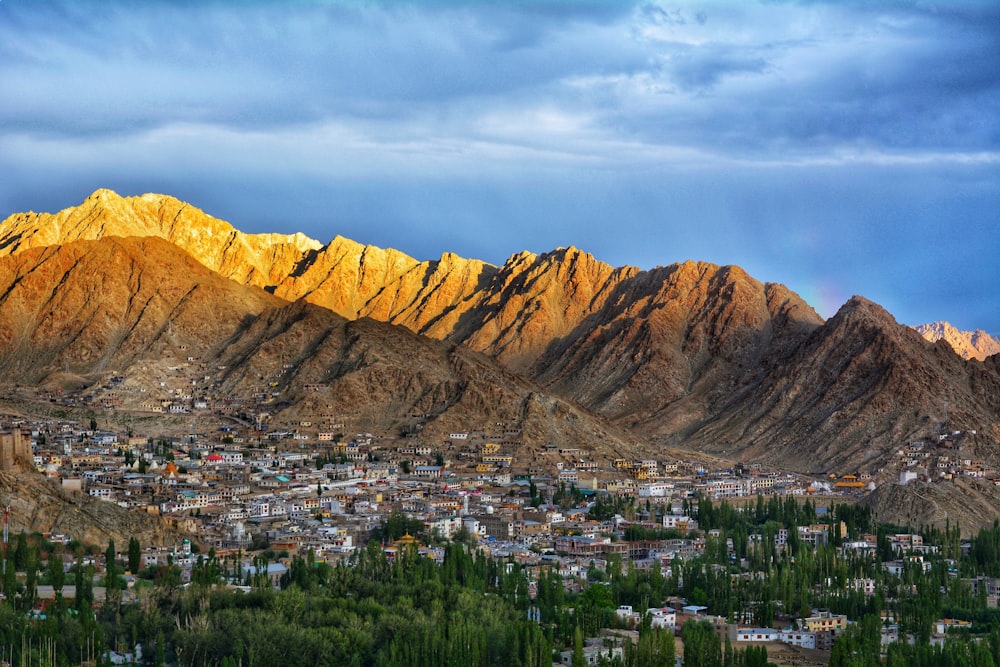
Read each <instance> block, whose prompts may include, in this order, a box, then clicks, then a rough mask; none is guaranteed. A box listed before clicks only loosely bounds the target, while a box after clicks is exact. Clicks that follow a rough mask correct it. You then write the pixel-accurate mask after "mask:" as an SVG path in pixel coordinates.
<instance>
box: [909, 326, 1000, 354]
mask: <svg viewBox="0 0 1000 667" xmlns="http://www.w3.org/2000/svg"><path fill="white" fill-rule="evenodd" d="M913 328H914V329H916V331H917V333H919V334H920V335H921V336H923V337H924V338H926V339H927V340H929V341H930V342H932V343H934V342H936V341H939V340H942V339H944V341H945V342H946V343H948V344H949V345H951V347H952V349H953V350H955V352H956V353H957V354H958V355H960V356H961V357H962V358H963V359H979V360H980V361H982V360H983V359H985V358H986V357H989V356H991V355H994V354H1000V340H997V339H996V338H994V337H993V336H991V335H989V334H988V333H986V332H985V331H983V330H982V329H977V330H976V331H959V330H958V329H956V328H955V327H953V326H951V325H950V324H949V323H947V322H934V323H932V324H918V325H917V326H915V327H913Z"/></svg>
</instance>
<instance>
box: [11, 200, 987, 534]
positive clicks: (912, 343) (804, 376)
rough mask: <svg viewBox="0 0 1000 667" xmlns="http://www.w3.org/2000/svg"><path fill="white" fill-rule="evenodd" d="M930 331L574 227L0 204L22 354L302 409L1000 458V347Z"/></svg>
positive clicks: (802, 450) (800, 449)
mask: <svg viewBox="0 0 1000 667" xmlns="http://www.w3.org/2000/svg"><path fill="white" fill-rule="evenodd" d="M939 329H940V330H945V329H944V327H939ZM921 333H923V336H928V331H927V330H923V331H921V332H918V331H916V330H914V329H912V328H910V327H906V326H903V325H901V324H899V323H897V322H896V321H895V320H894V318H893V317H892V316H891V315H890V314H889V313H888V312H886V311H885V310H884V309H883V308H881V307H880V306H878V305H877V304H875V303H872V302H871V301H868V300H867V299H864V298H863V297H860V296H856V297H853V298H851V299H850V300H849V301H848V302H847V303H845V304H844V305H843V306H842V307H841V309H840V310H839V311H838V312H837V313H836V315H834V316H833V317H831V318H830V319H829V320H826V321H824V319H823V318H821V317H820V316H819V315H818V314H817V313H816V312H815V311H814V310H813V309H812V308H811V307H810V306H809V304H807V303H806V302H805V301H804V300H803V299H802V298H800V297H799V296H798V295H796V294H795V293H794V292H792V291H791V290H789V289H788V288H786V287H785V286H783V285H779V284H774V283H761V282H759V281H757V280H755V279H754V278H753V277H751V276H750V275H748V274H747V273H746V272H745V271H743V270H742V269H740V268H739V267H736V266H716V265H713V264H708V263H702V262H690V261H689V262H684V263H678V264H671V265H667V266H663V267H657V268H654V269H650V270H640V269H638V268H635V267H628V266H626V267H612V266H609V265H607V264H604V263H602V262H599V261H597V260H596V259H595V258H594V257H593V256H591V255H590V254H588V253H586V252H583V251H581V250H578V249H576V248H573V247H569V248H559V249H556V250H553V251H551V252H548V253H544V254H541V255H536V254H533V253H529V252H522V253H518V254H515V255H513V256H511V257H510V258H509V259H508V260H507V261H506V262H505V263H504V264H503V265H502V266H499V267H498V266H493V265H491V264H488V263H485V262H482V261H479V260H473V259H464V258H461V257H458V256H456V255H454V254H450V253H446V254H444V255H442V256H441V257H440V258H439V259H437V260H433V261H418V260H416V259H413V258H411V257H409V256H407V255H405V254H404V253H401V252H399V251H396V250H391V249H381V248H376V247H372V246H364V245H361V244H358V243H355V242H353V241H350V240H348V239H344V238H341V237H339V236H338V237H335V238H334V239H333V240H332V241H330V242H329V243H328V244H326V245H323V244H321V243H319V242H317V241H314V240H312V239H309V238H307V237H305V236H303V235H301V234H293V235H280V234H244V233H242V232H240V231H238V230H237V229H235V228H234V227H233V226H232V225H230V224H229V223H227V222H224V221H222V220H218V219H216V218H213V217H211V216H209V215H207V214H205V213H204V212H202V211H200V210H198V209H197V208H195V207H193V206H191V205H189V204H186V203H184V202H181V201H178V200H176V199H174V198H172V197H168V196H164V195H152V194H147V195H142V196H141V197H128V198H124V197H120V196H118V195H117V194H115V193H114V192H111V191H109V190H99V191H97V192H95V193H94V194H93V195H91V196H90V197H88V198H87V199H86V200H85V201H84V202H83V203H82V204H81V205H79V206H76V207H72V208H68V209H65V210H63V211H60V212H58V213H55V214H46V213H41V214H38V213H17V214H14V215H11V216H10V217H8V218H7V219H6V220H5V221H3V222H2V223H0V372H4V373H6V374H7V377H16V378H18V379H19V381H20V382H21V383H24V384H38V385H50V386H56V385H58V386H67V387H68V386H83V385H86V384H87V383H88V382H93V381H95V379H96V378H98V377H99V376H101V374H106V373H109V372H114V373H118V374H121V375H123V376H126V377H128V378H130V381H132V382H134V383H136V385H137V386H138V385H142V384H143V383H146V385H149V384H150V382H151V377H152V375H151V370H150V369H151V368H153V367H155V366H156V365H157V364H161V365H162V364H164V363H167V362H166V361H165V360H169V359H175V358H176V359H186V358H188V357H192V358H198V359H200V360H203V361H204V362H205V363H206V364H210V365H212V366H213V367H216V368H220V369H224V370H221V371H220V372H219V374H218V378H217V381H218V389H217V390H218V391H222V392H228V393H240V392H250V391H253V390H254V389H255V388H259V387H261V386H267V385H270V386H271V387H272V389H273V390H274V393H276V394H278V396H279V398H278V402H277V407H278V409H279V411H280V414H281V416H283V417H284V418H287V419H291V418H295V417H301V418H306V417H307V416H310V415H316V414H320V413H324V414H337V415H342V416H346V418H347V419H348V420H349V421H350V423H352V424H357V425H359V427H360V425H361V424H367V425H370V427H371V429H379V430H384V431H396V432H403V431H405V430H407V429H412V428H417V427H419V428H420V429H422V434H423V435H422V437H425V438H429V439H435V438H436V439H444V438H446V436H447V434H448V433H449V432H453V431H454V430H464V429H467V428H470V427H472V426H474V425H479V424H497V423H503V424H509V425H514V426H512V428H516V429H517V430H518V431H519V434H520V435H519V438H520V441H521V443H522V444H521V446H522V447H523V448H524V449H525V455H524V460H526V461H530V460H532V458H531V457H532V456H535V453H537V451H538V448H540V447H542V446H543V445H545V444H547V443H575V444H576V445H577V446H581V447H585V448H587V449H589V450H591V451H594V452H596V453H599V454H601V455H604V456H607V457H611V456H617V455H621V456H631V455H640V454H641V455H657V454H660V453H663V452H665V451H672V450H673V449H676V450H687V451H694V452H699V453H701V454H703V455H711V456H717V457H721V458H724V459H730V460H741V461H757V462H761V463H764V464H767V465H770V466H773V467H779V468H782V469H788V470H795V471H800V472H812V473H837V474H843V473H845V472H855V471H858V470H862V471H868V472H872V473H878V472H880V471H881V472H882V473H883V475H888V472H887V471H888V470H889V469H890V467H891V466H890V464H891V462H892V458H893V455H894V453H895V452H896V451H897V450H898V449H899V448H900V447H902V446H905V445H906V444H907V443H908V442H910V441H912V440H932V439H935V438H937V437H939V436H940V435H942V434H947V433H951V432H953V431H960V432H962V433H963V434H965V436H964V437H963V439H962V444H961V446H962V447H963V448H964V452H965V453H966V454H968V456H970V457H973V458H980V459H984V460H987V461H989V462H991V463H990V464H991V465H1000V461H995V462H994V461H993V460H994V459H995V458H996V454H995V451H996V443H997V440H1000V419H998V415H1000V355H994V356H990V357H986V358H985V359H983V360H979V359H969V358H963V356H960V354H957V353H956V351H955V350H954V349H953V348H952V346H951V345H949V341H950V340H951V339H949V338H947V336H946V335H943V336H941V337H942V338H944V340H940V341H937V342H931V341H929V340H926V339H925V338H924V337H923V336H922V335H921ZM952 345H954V343H952ZM986 349H988V348H986ZM968 356H972V355H968ZM307 385H308V386H310V387H314V388H315V387H321V388H322V389H321V390H319V391H316V390H315V389H313V390H307V389H305V387H306V386H307ZM144 390H145V388H144ZM150 390H153V388H152V387H150ZM665 448H672V449H671V450H666V449H665ZM661 458H663V456H661ZM963 483H964V482H963ZM991 511H992V512H993V514H995V513H996V509H993V510H991ZM990 516H992V514H991V515H990Z"/></svg>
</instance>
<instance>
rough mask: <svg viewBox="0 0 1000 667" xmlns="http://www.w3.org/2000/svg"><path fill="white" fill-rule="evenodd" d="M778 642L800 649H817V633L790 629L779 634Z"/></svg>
mask: <svg viewBox="0 0 1000 667" xmlns="http://www.w3.org/2000/svg"><path fill="white" fill-rule="evenodd" d="M778 641H780V642H783V643H785V644H788V645H790V646H798V647H800V648H816V633H815V632H807V631H804V630H793V629H791V628H788V629H785V630H782V631H781V632H780V633H779V636H778Z"/></svg>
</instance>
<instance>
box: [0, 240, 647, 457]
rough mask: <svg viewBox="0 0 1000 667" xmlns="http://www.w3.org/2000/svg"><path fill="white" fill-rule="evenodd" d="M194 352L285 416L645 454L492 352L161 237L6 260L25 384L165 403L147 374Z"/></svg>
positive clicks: (0, 325) (4, 287)
mask: <svg viewBox="0 0 1000 667" xmlns="http://www.w3.org/2000/svg"><path fill="white" fill-rule="evenodd" d="M188 356H191V357H194V358H196V359H197V360H198V361H199V362H201V363H202V364H203V365H205V367H206V368H215V367H224V368H225V372H224V375H223V377H222V378H220V379H219V380H218V384H217V386H216V388H215V393H216V394H217V395H230V394H236V395H241V396H250V395H252V394H255V393H257V392H259V391H260V389H261V387H263V386H268V388H269V390H270V391H271V392H273V393H277V394H278V397H277V401H276V404H275V406H274V411H275V412H276V413H277V414H278V416H279V417H281V416H282V415H292V416H294V415H308V418H310V419H312V420H314V419H316V416H317V415H319V414H324V413H325V414H328V413H331V412H333V413H336V414H338V415H340V416H342V417H346V418H348V419H350V421H351V422H352V423H355V424H357V423H368V424H369V428H370V429H371V430H377V431H386V432H398V431H399V430H400V429H402V428H404V427H405V426H407V425H409V424H415V423H420V424H422V425H423V426H424V427H425V428H426V432H427V434H428V435H429V436H430V437H432V438H434V441H441V440H443V439H445V438H446V436H447V434H448V433H449V432H453V431H456V430H467V429H469V428H470V425H476V426H478V427H480V428H482V427H485V426H492V425H494V424H496V423H497V422H505V423H510V424H516V425H517V427H518V428H519V429H520V430H521V432H522V439H523V440H524V442H525V443H527V444H528V445H529V446H535V447H538V446H540V445H542V444H544V443H546V442H551V441H557V442H575V443H578V445H579V446H581V447H584V448H593V449H599V450H602V451H608V452H613V453H616V454H622V453H623V451H624V448H625V447H626V445H627V446H628V447H629V448H631V449H635V448H636V447H637V446H638V441H637V440H635V439H634V438H631V437H630V436H628V435H626V434H625V433H623V432H622V431H620V430H618V429H616V428H615V427H613V426H610V425H609V424H607V423H606V422H604V421H603V420H601V419H599V418H597V417H595V416H593V415H590V414H588V413H587V412H586V411H584V410H581V409H580V408H578V407H576V406H574V405H572V404H570V403H568V402H566V401H564V400H561V399H558V398H554V397H551V396H549V395H547V394H546V393H545V392H544V391H542V390H541V389H540V388H539V387H538V386H537V385H535V384H533V383H532V382H530V381H528V380H525V379H522V378H519V377H517V376H515V375H513V374H512V373H510V372H509V371H507V370H505V369H504V368H503V367H501V366H500V365H499V364H497V363H496V362H495V361H493V360H491V359H490V358H488V357H485V356H483V355H480V354H478V353H475V352H473V351H471V350H468V349H466V348H462V347H457V346H455V345H454V344H451V343H446V342H441V341H435V340H433V339H429V338H426V337H423V336H419V335H417V334H414V333H412V332H410V331H408V330H407V329H405V328H402V327H398V326H395V325H391V324H386V323H381V322H375V321H373V320H370V319H367V318H362V319H360V320H356V321H348V320H346V319H344V318H342V317H340V316H339V315H336V314H335V313H332V312H330V311H329V310H327V309H324V308H320V307H318V306H314V305H311V304H308V303H305V302H304V301H299V302H295V303H292V304H288V303H287V302H284V301H282V300H281V299H278V298H277V297H274V296H272V295H270V294H268V293H266V292H265V291H263V290H260V289H258V288H255V287H249V286H243V285H239V284H237V283H235V282H233V281H231V280H227V279H224V278H222V277H221V276H219V275H218V274H216V273H214V272H212V271H210V270H209V269H207V268H206V267H204V266H203V265H202V264H200V263H199V262H197V261H195V260H194V258H192V257H191V256H190V255H188V254H186V253H184V252H183V251H182V250H180V249H179V248H177V247H175V246H173V245H171V244H169V243H167V242H166V241H164V240H162V239H159V238H155V237H147V238H117V237H109V238H104V239H101V240H99V241H76V242H72V243H67V244H65V245H63V246H53V247H49V248H35V249H31V250H26V251H23V252H21V253H18V254H16V255H13V256H8V257H4V258H2V259H0V369H2V370H3V371H4V372H6V373H8V374H9V375H10V376H12V377H17V378H18V381H19V382H22V383H32V382H39V381H42V380H44V379H45V378H47V377H53V376H58V375H61V374H63V373H65V372H66V371H70V372H72V373H75V374H77V375H79V376H87V375H88V374H93V373H96V372H114V373H115V374H118V375H121V376H124V377H125V378H126V379H127V381H128V384H129V385H130V386H141V387H142V388H143V390H144V391H145V392H148V394H147V395H153V394H154V393H156V388H155V386H154V383H153V380H152V376H150V375H146V374H144V373H142V372H140V371H141V369H142V368H143V367H144V366H146V365H147V364H148V362H149V361H150V360H161V359H163V358H164V357H166V358H171V357H173V358H176V359H178V360H184V359H186V358H187V357H188ZM275 379H277V381H275ZM143 381H145V382H146V385H143V384H142V383H143ZM306 385H324V388H323V389H322V390H321V391H317V390H316V389H315V388H312V389H307V388H306Z"/></svg>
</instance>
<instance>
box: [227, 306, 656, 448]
mask: <svg viewBox="0 0 1000 667" xmlns="http://www.w3.org/2000/svg"><path fill="white" fill-rule="evenodd" d="M213 363H218V364H219V365H224V366H226V368H227V370H226V373H225V375H224V377H223V378H222V380H221V386H222V388H223V389H224V391H226V392H228V393H233V394H247V393H250V392H252V390H253V388H254V387H255V386H257V385H258V384H259V378H260V377H276V378H280V379H279V380H278V381H277V382H276V383H275V385H274V387H273V391H274V392H275V393H277V394H278V398H277V403H276V405H275V407H274V409H275V411H276V413H277V415H278V416H279V417H280V418H283V419H286V420H295V419H297V418H298V417H299V416H300V415H310V416H312V417H313V418H315V416H316V415H319V414H328V415H336V416H337V419H338V420H344V421H347V422H349V423H352V424H357V425H360V426H359V427H361V428H367V429H370V430H371V431H376V432H394V431H396V432H398V430H399V429H400V428H401V427H403V426H405V425H408V424H411V425H412V424H417V423H419V424H421V425H422V427H423V436H422V437H424V438H425V439H426V441H428V442H441V441H443V440H445V439H446V438H447V435H448V433H451V432H455V431H465V430H469V429H473V430H475V429H484V428H486V427H489V428H490V430H493V427H494V425H495V424H496V423H506V424H510V425H516V426H517V427H518V428H519V429H520V431H521V437H522V440H523V441H524V443H525V446H526V447H527V450H528V451H532V452H535V453H536V454H537V451H538V449H539V447H540V446H541V445H543V444H546V443H548V442H574V443H577V444H578V445H579V446H581V447H584V448H591V449H595V450H599V451H601V452H603V453H604V454H605V455H607V456H610V455H612V454H616V455H623V453H624V452H625V451H627V450H629V451H634V450H637V449H641V448H640V447H639V445H640V443H639V441H638V440H636V439H635V438H633V437H631V436H629V435H627V434H626V433H624V432H622V431H620V430H619V429H617V428H615V427H613V426H611V425H609V424H607V423H606V422H604V421H603V420H601V419H599V418H596V417H594V416H592V415H590V414H588V413H587V412H585V411H584V410H581V409H580V408H578V407H576V406H574V405H572V404H571V403H568V402H566V401H564V400H561V399H558V398H554V397H552V396H549V395H546V394H545V392H543V391H542V390H541V389H540V388H539V387H538V386H537V385H534V384H533V383H531V382H530V381H527V380H525V379H523V378H520V377H518V376H516V375H513V374H512V373H510V372H509V371H507V370H505V369H504V368H503V367H502V366H500V365H498V364H497V363H496V362H495V361H493V360H491V359H489V358H488V357H485V356H483V355H481V354H478V353H476V352H473V351H471V350H469V349H467V348H465V347H461V346H455V345H453V344H450V343H446V342H440V341H435V340H433V339H429V338H426V337H422V336H418V335H416V334H413V333H412V332H410V331H408V330H406V329H404V328H402V327H397V326H393V325H388V324H385V323H381V322H375V321H373V320H370V319H360V320H355V321H349V320H345V319H344V318H341V317H339V316H337V315H335V314H332V313H330V312H329V311H327V310H325V309H323V308H319V307H317V306H314V305H312V304H308V303H305V302H303V301H298V302H295V303H292V304H289V305H287V306H284V307H281V308H277V309H272V310H269V311H267V312H265V313H263V314H262V315H261V316H260V317H258V318H257V319H256V320H255V321H254V322H253V323H252V324H251V325H250V326H248V327H247V328H245V329H243V330H241V331H240V332H239V334H238V335H236V336H235V337H234V338H233V339H232V340H230V341H228V343H227V344H226V345H225V346H223V347H222V348H221V351H220V353H219V354H218V355H217V356H216V357H215V358H214V359H213Z"/></svg>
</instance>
